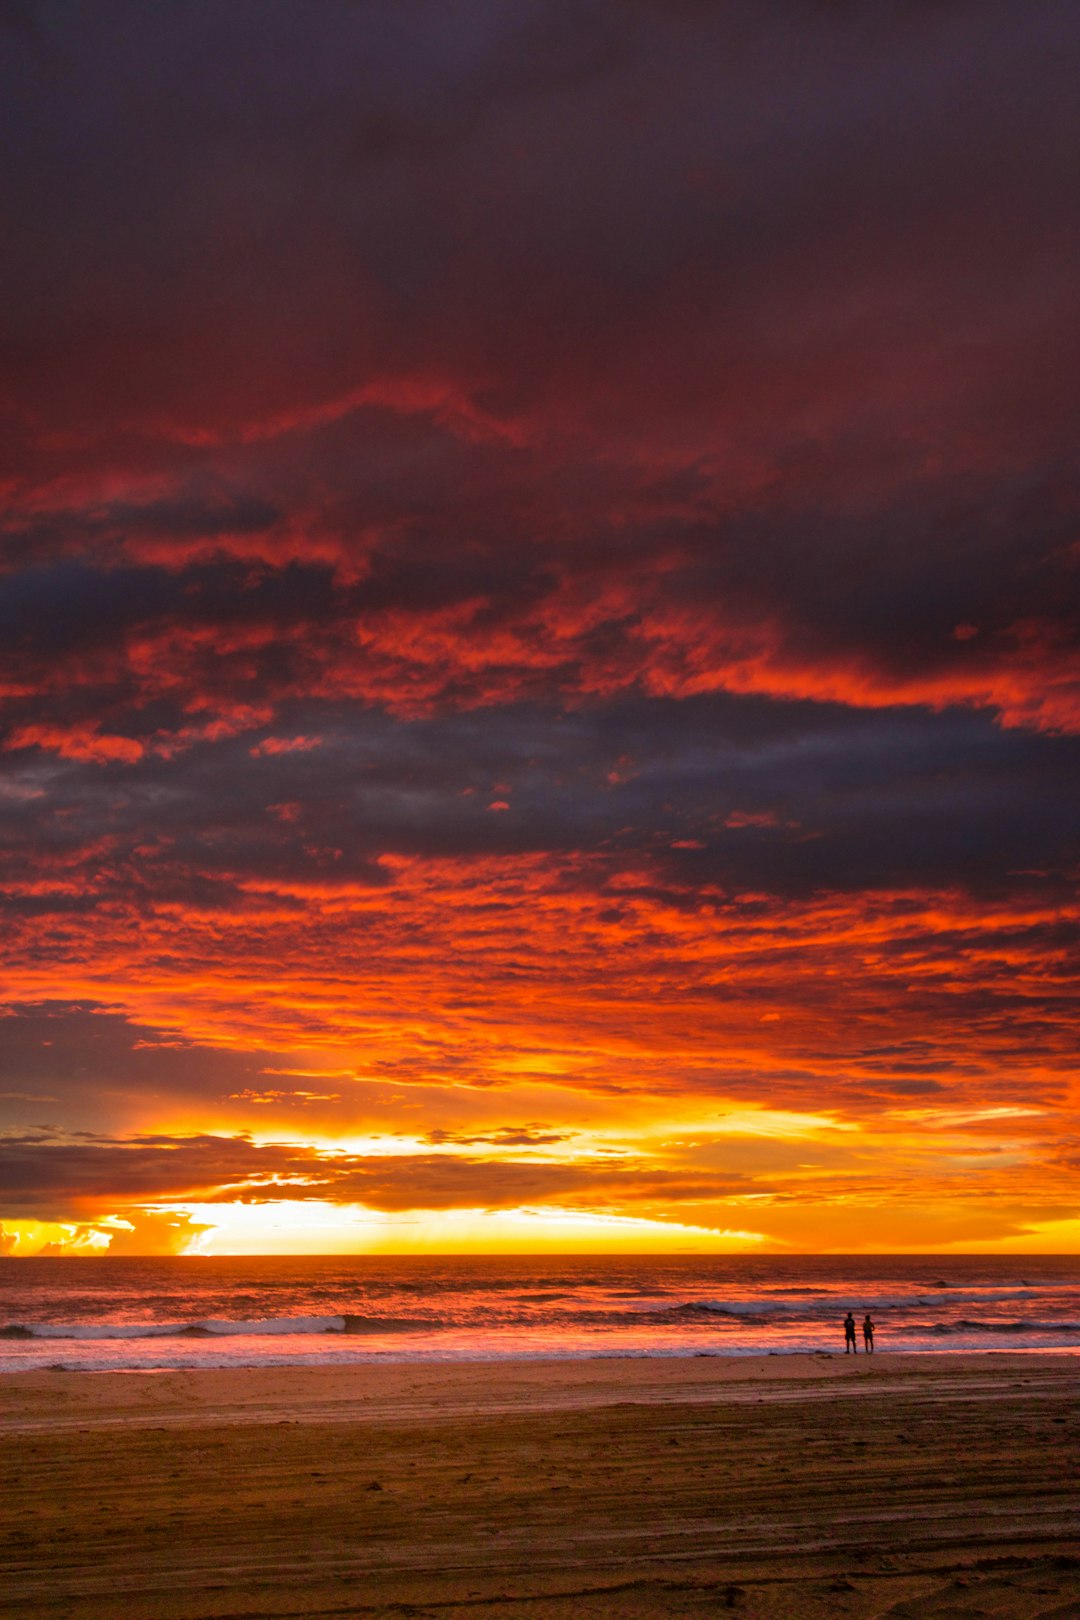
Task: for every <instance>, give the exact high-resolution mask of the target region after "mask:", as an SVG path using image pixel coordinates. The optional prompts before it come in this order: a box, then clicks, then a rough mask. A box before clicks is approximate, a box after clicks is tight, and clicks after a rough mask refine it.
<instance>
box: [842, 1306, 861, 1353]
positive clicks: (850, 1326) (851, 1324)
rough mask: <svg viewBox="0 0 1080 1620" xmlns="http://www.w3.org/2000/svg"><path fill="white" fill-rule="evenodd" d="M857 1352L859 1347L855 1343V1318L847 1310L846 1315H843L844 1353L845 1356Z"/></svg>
mask: <svg viewBox="0 0 1080 1620" xmlns="http://www.w3.org/2000/svg"><path fill="white" fill-rule="evenodd" d="M858 1353H859V1347H858V1345H857V1344H856V1343H855V1318H854V1317H853V1316H852V1314H851V1312H850V1311H848V1313H847V1315H846V1316H845V1317H844V1354H845V1356H850V1355H852V1354H854V1355H856V1356H857V1355H858Z"/></svg>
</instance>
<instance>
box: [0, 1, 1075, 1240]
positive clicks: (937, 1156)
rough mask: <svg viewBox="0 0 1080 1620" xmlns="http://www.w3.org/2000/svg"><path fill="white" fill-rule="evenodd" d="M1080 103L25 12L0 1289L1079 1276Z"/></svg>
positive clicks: (18, 37) (607, 5)
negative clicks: (358, 1265)
mask: <svg viewBox="0 0 1080 1620" xmlns="http://www.w3.org/2000/svg"><path fill="white" fill-rule="evenodd" d="M1078 74H1080V7H1078V6H1077V5H1076V4H1075V0H1067V3H1066V0H1029V3H1027V4H1025V5H1023V6H1017V5H1015V4H1013V3H1011V0H1001V3H999V0H936V3H931V0H859V3H856V0H798V3H796V0H773V3H770V4H769V5H768V6H764V7H763V6H761V5H760V3H759V0H729V3H724V4H719V3H716V4H713V3H710V0H512V3H511V0H320V4H319V5H318V6H315V7H313V6H310V5H308V4H306V3H304V0H230V3H229V4H228V5H222V4H220V0H175V3H173V4H170V5H167V6H163V5H146V4H145V3H144V0H40V3H39V0H7V3H6V4H4V5H3V6H2V7H0V152H2V154H3V155H2V157H0V210H2V214H3V217H4V219H5V221H6V222H7V223H6V226H5V231H4V233H3V237H2V239H0V282H2V285H3V288H4V294H3V297H2V299H0V908H2V913H3V916H2V925H0V994H2V998H3V1000H2V1006H0V1252H7V1253H11V1254H16V1255H25V1254H31V1253H36V1252H45V1253H48V1254H58V1253H63V1254H81V1255H91V1254H102V1253H105V1252H109V1253H112V1254H114V1255H116V1254H121V1255H122V1254H136V1253H162V1254H164V1253H177V1252H190V1253H203V1254H223V1253H250V1252H289V1253H302V1252H358V1253H367V1252H377V1253H412V1252H455V1251H463V1250H472V1251H477V1250H479V1251H484V1250H500V1251H506V1250H509V1251H564V1250H565V1251H569V1250H584V1251H591V1250H618V1251H621V1252H658V1251H666V1252H673V1253H675V1252H704V1253H710V1252H731V1251H746V1252H752V1253H800V1252H828V1251H833V1252H852V1251H855V1250H872V1251H889V1250H898V1251H904V1250H906V1251H918V1250H941V1251H949V1250H955V1251H977V1252H982V1251H994V1250H1001V1251H1008V1252H1023V1251H1025V1250H1028V1251H1032V1252H1077V1251H1080V1179H1078V1170H1080V1119H1078V1114H1077V1110H1078V1107H1080V1087H1078V1084H1077V1078H1076V1054H1077V1051H1078V1050H1080V1039H1078V1035H1080V1011H1078V1004H1077V997H1076V989H1077V955H1078V953H1077V940H1078V927H1077V924H1078V914H1080V907H1078V894H1077V873H1078V865H1080V855H1078V847H1080V839H1078V832H1080V808H1078V807H1080V793H1078V791H1077V787H1078V769H1077V767H1078V764H1080V739H1078V732H1080V638H1078V634H1077V632H1078V628H1080V592H1078V589H1077V583H1078V582H1077V565H1078V562H1080V540H1078V535H1080V527H1078V524H1077V510H1078V504H1080V503H1078V498H1077V497H1078V478H1077V454H1076V444H1077V440H1076V427H1077V422H1078V420H1080V343H1078V337H1080V305H1078V302H1077V298H1076V288H1077V285H1078V283H1080V100H1078V98H1077V96H1076V93H1075V87H1076V83H1077V79H1078Z"/></svg>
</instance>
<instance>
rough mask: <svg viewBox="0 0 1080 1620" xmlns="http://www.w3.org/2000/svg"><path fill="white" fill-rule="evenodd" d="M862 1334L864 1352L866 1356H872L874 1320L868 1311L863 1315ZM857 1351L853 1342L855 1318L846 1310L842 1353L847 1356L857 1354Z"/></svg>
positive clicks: (856, 1346) (857, 1347) (857, 1348)
mask: <svg viewBox="0 0 1080 1620" xmlns="http://www.w3.org/2000/svg"><path fill="white" fill-rule="evenodd" d="M862 1336H863V1346H864V1348H865V1350H866V1353H867V1355H868V1356H872V1355H873V1353H874V1322H873V1318H872V1317H871V1315H870V1312H869V1311H867V1313H866V1315H865V1316H864V1317H863V1325H862ZM858 1353H859V1346H858V1345H857V1344H856V1342H855V1318H854V1316H853V1315H852V1313H851V1312H850V1311H848V1313H847V1315H846V1316H845V1317H844V1354H845V1356H848V1355H852V1354H854V1355H858Z"/></svg>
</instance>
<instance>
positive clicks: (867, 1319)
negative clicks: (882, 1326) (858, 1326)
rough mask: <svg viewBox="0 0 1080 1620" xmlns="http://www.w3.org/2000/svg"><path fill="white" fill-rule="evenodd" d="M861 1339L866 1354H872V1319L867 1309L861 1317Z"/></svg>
mask: <svg viewBox="0 0 1080 1620" xmlns="http://www.w3.org/2000/svg"><path fill="white" fill-rule="evenodd" d="M862 1339H863V1345H864V1346H865V1349H866V1353H867V1355H868V1356H872V1355H873V1353H874V1319H873V1317H872V1316H871V1315H870V1312H869V1311H867V1313H866V1315H865V1316H864V1317H863V1324H862Z"/></svg>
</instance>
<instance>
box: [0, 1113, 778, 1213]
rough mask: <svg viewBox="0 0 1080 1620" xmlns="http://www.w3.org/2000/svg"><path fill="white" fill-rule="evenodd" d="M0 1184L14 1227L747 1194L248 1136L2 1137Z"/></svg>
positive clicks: (730, 1181)
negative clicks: (224, 1207)
mask: <svg viewBox="0 0 1080 1620" xmlns="http://www.w3.org/2000/svg"><path fill="white" fill-rule="evenodd" d="M0 1185H3V1187H4V1189H5V1215H6V1217H7V1218H8V1219H20V1218H25V1217H27V1216H31V1217H35V1218H39V1219H51V1220H63V1219H65V1218H71V1217H72V1216H73V1215H74V1216H77V1215H79V1214H80V1213H82V1214H85V1213H86V1212H87V1210H88V1208H90V1207H91V1206H96V1207H98V1208H99V1209H100V1210H101V1213H107V1207H106V1206H112V1205H117V1206H121V1205H123V1204H124V1203H126V1202H129V1203H140V1202H147V1203H151V1202H154V1201H156V1200H159V1199H184V1198H187V1199H192V1200H196V1199H209V1200H210V1201H216V1200H221V1201H225V1202H232V1201H234V1200H235V1199H237V1198H242V1199H245V1200H247V1201H257V1200H259V1199H266V1198H272V1199H285V1200H289V1199H294V1200H297V1199H299V1200H303V1199H313V1198H316V1199H332V1200H333V1201H335V1202H337V1203H351V1202H356V1203H361V1204H364V1205H365V1206H366V1207H368V1208H369V1209H377V1210H382V1211H386V1212H391V1211H404V1210H408V1209H440V1210H444V1209H455V1208H476V1207H484V1208H491V1209H495V1208H512V1207H515V1206H517V1205H519V1204H522V1203H527V1202H530V1201H537V1200H541V1201H562V1200H570V1201H573V1200H575V1199H576V1200H579V1201H580V1200H582V1199H593V1200H596V1201H598V1202H600V1203H601V1204H602V1203H603V1202H604V1201H605V1200H606V1198H608V1197H610V1196H620V1195H621V1196H622V1197H629V1198H631V1199H649V1198H663V1199H670V1200H672V1201H674V1202H678V1201H682V1200H685V1199H692V1198H705V1197H724V1196H729V1195H730V1194H731V1193H733V1192H737V1191H741V1190H744V1188H745V1187H746V1186H747V1185H748V1182H747V1179H746V1178H744V1177H743V1176H741V1175H739V1174H735V1175H730V1174H729V1175H718V1174H715V1173H712V1174H708V1175H696V1174H694V1173H693V1172H692V1171H691V1172H677V1171H670V1170H665V1169H663V1168H653V1167H648V1166H646V1167H638V1166H635V1165H612V1164H610V1163H606V1162H603V1161H601V1160H590V1161H587V1162H583V1163H576V1164H551V1163H544V1162H543V1161H537V1162H532V1163H530V1162H527V1161H525V1160H520V1159H483V1158H470V1157H464V1156H462V1157H459V1156H457V1155H454V1154H449V1153H445V1154H444V1153H426V1154H424V1153H418V1154H376V1155H372V1156H369V1157H362V1156H359V1155H351V1154H344V1153H338V1154H333V1155H325V1154H324V1155H320V1154H318V1153H316V1152H315V1151H313V1150H312V1149H311V1148H307V1147H304V1146H302V1145H300V1144H291V1143H279V1144H275V1143H264V1144H256V1143H253V1142H251V1141H250V1140H248V1139H247V1138H246V1137H243V1136H229V1137H226V1136H213V1135H208V1134H204V1135H200V1136H188V1137H169V1136H151V1135H144V1136H139V1137H133V1138H129V1139H123V1140H121V1139H115V1138H112V1139H111V1138H109V1137H106V1136H95V1135H91V1134H89V1133H84V1134H82V1135H79V1136H75V1137H68V1138H66V1139H56V1138H52V1137H50V1136H49V1135H48V1134H46V1133H34V1132H31V1133H26V1134H23V1135H8V1136H5V1137H0Z"/></svg>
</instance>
